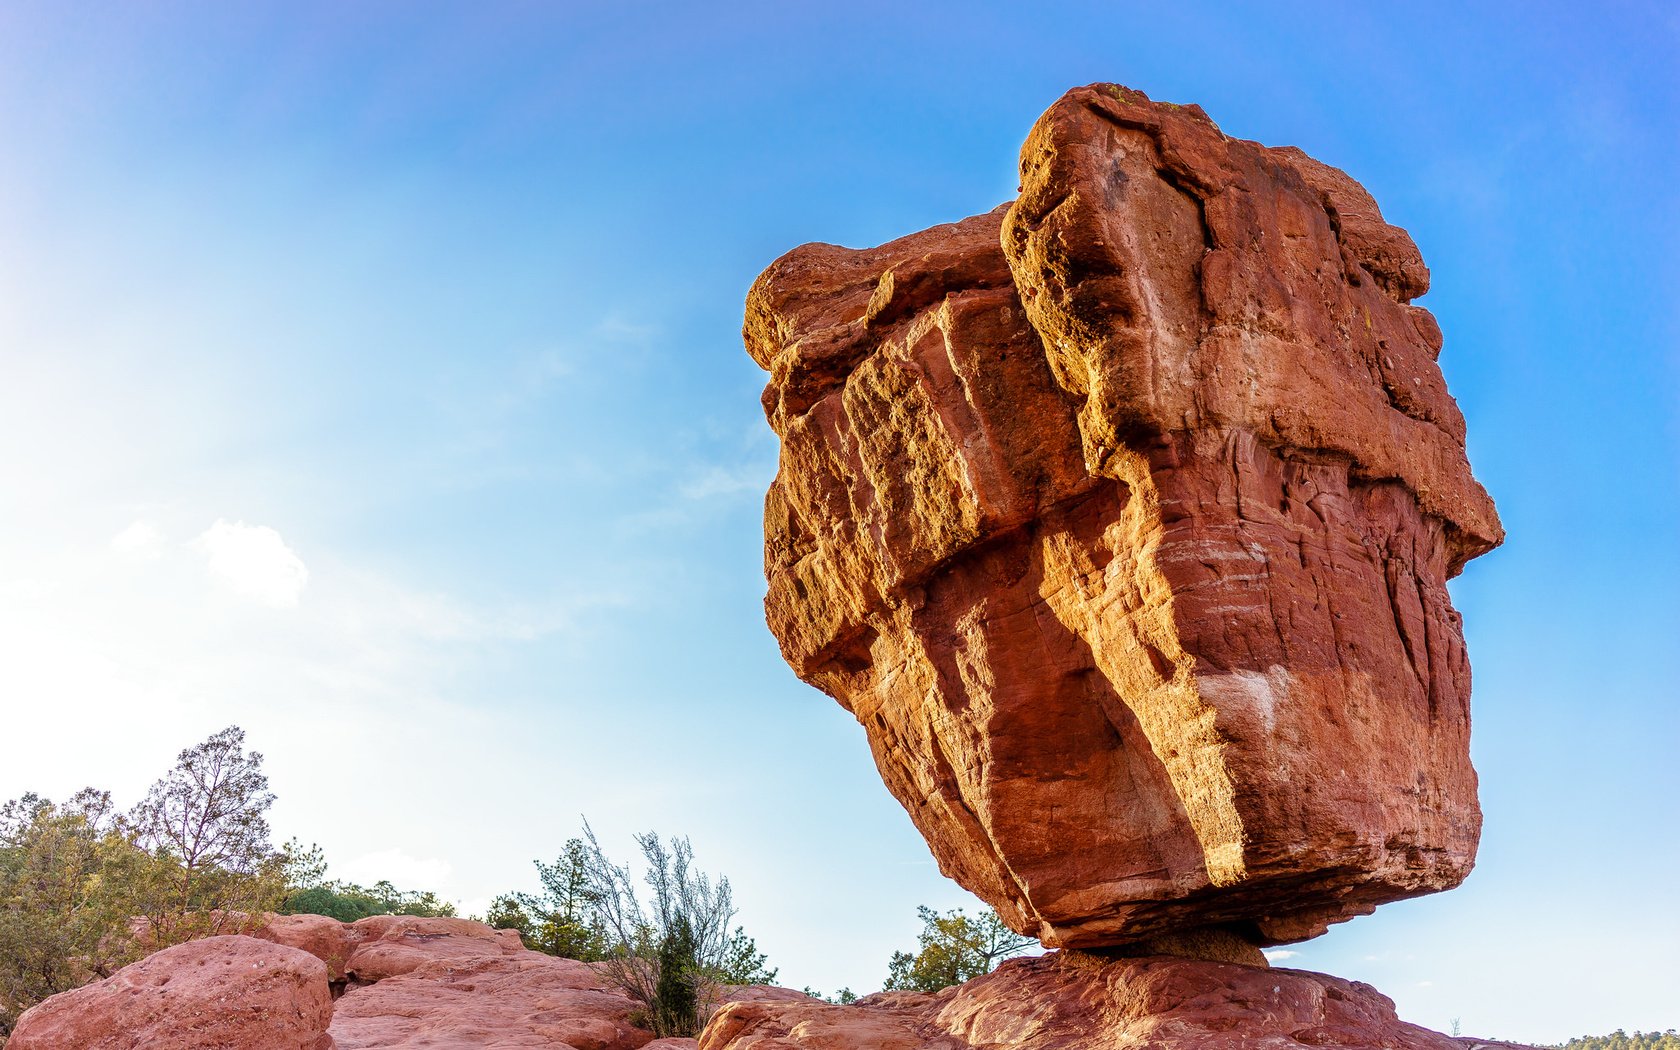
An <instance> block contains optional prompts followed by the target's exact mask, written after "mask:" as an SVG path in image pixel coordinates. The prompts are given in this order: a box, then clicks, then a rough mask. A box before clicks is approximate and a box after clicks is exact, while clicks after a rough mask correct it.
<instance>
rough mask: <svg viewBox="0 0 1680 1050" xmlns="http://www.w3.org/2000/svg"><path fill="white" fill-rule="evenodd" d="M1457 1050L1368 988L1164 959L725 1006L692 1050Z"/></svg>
mask: <svg viewBox="0 0 1680 1050" xmlns="http://www.w3.org/2000/svg"><path fill="white" fill-rule="evenodd" d="M1303 1045H1304V1046H1317V1047H1332V1048H1341V1050H1368V1048H1372V1047H1382V1048H1384V1050H1463V1047H1464V1046H1468V1045H1470V1044H1469V1043H1468V1042H1464V1043H1461V1041H1460V1040H1457V1039H1454V1038H1452V1037H1450V1036H1445V1035H1441V1034H1439V1033H1436V1032H1432V1031H1429V1030H1428V1029H1425V1028H1420V1027H1418V1026H1416V1025H1412V1024H1407V1023H1406V1022H1404V1021H1401V1020H1400V1019H1399V1018H1398V1017H1397V1016H1396V1015H1395V1012H1394V1004H1393V1003H1392V1002H1391V1001H1390V1000H1389V999H1388V998H1386V997H1385V996H1383V995H1381V994H1380V993H1378V992H1377V991H1376V989H1374V988H1372V987H1370V986H1369V985H1365V984H1360V983H1358V982H1354V981H1344V980H1341V979H1339V978H1335V977H1328V976H1325V975H1323V974H1316V973H1309V972H1306V971H1301V970H1269V969H1265V968H1260V967H1251V966H1241V965H1236V964H1229V963H1216V962H1207V961H1203V960H1191V959H1180V958H1173V957H1167V956H1155V957H1147V958H1132V959H1121V960H1104V959H1100V958H1097V957H1094V956H1088V955H1082V954H1080V953H1053V954H1051V955H1047V956H1043V957H1041V958H1035V959H1016V960H1012V961H1010V962H1006V963H1004V964H1003V965H1002V966H1000V967H999V968H998V969H997V970H996V971H994V972H993V973H991V974H988V975H986V976H984V977H980V978H976V979H975V980H973V981H970V982H968V983H967V984H964V985H960V986H958V987H955V988H947V989H945V990H944V991H942V992H940V993H939V994H937V995H921V994H917V993H909V992H896V993H880V994H876V995H871V996H865V997H864V998H863V999H860V1000H859V1001H858V1002H857V1003H856V1004H854V1005H851V1006H834V1005H830V1004H826V1003H818V1002H803V1003H789V1002H782V1003H776V1002H768V1003H743V1004H736V1005H732V1006H728V1007H726V1008H724V1010H723V1011H721V1012H720V1013H719V1014H718V1015H717V1016H716V1017H715V1018H713V1020H712V1023H711V1024H710V1025H708V1026H707V1027H706V1030H705V1031H704V1032H703V1033H701V1036H700V1047H699V1050H864V1048H870V1050H981V1048H988V1050H989V1048H994V1047H1010V1048H1012V1050H1143V1048H1148V1050H1253V1048H1255V1047H1271V1046H1276V1047H1299V1046H1303Z"/></svg>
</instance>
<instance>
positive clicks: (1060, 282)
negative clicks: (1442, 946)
mask: <svg viewBox="0 0 1680 1050" xmlns="http://www.w3.org/2000/svg"><path fill="white" fill-rule="evenodd" d="M1021 179H1022V192H1021V196H1020V198H1019V199H1018V200H1017V201H1015V202H1014V203H1013V204H1010V205H1007V206H1004V207H1000V208H998V209H997V210H995V211H993V212H991V213H989V214H986V215H980V216H976V217H974V218H971V219H967V220H964V221H962V222H959V223H955V224H951V225H947V226H938V227H934V228H933V229H930V230H926V231H923V232H922V233H918V234H913V235H911V236H909V237H905V238H903V239H901V240H897V241H893V242H891V243H889V244H886V245H883V246H881V247H878V248H873V249H867V250H851V249H846V248H840V247H836V246H833V245H826V244H810V245H805V246H803V247H800V248H797V249H795V250H794V251H792V252H790V253H788V254H787V255H786V256H784V257H783V258H781V259H779V260H778V261H776V262H775V263H773V264H772V265H771V266H770V267H769V269H767V270H766V271H765V272H764V274H763V275H762V276H760V277H759V278H758V280H757V282H756V283H755V284H754V286H753V288H752V291H751V294H750V295H749V297H748V300H747V309H746V323H745V326H744V329H743V334H744V337H745V340H746V344H747V349H748V351H749V353H750V354H751V355H752V357H753V359H754V360H755V361H757V362H758V363H759V364H760V365H761V366H762V367H764V368H765V369H766V370H767V371H768V372H769V373H770V380H769V384H768V386H767V388H766V390H765V396H764V404H765V411H766V414H767V416H768V418H769V420H770V424H771V426H772V428H773V429H774V430H775V432H776V433H777V435H778V436H779V437H780V439H781V461H780V469H779V472H778V474H777V477H776V480H775V482H774V483H773V484H772V486H771V489H770V492H769V495H768V497H767V499H766V505H765V567H766V575H767V576H768V579H769V593H768V595H767V597H766V600H765V607H766V612H767V617H768V620H769V623H770V626H771V629H772V631H773V632H774V634H775V635H776V637H777V639H778V640H779V642H780V643H781V647H782V652H783V654H784V656H785V657H786V659H787V660H788V662H789V664H790V665H791V666H792V667H793V669H794V670H795V672H796V673H798V674H799V675H800V677H802V678H804V679H805V680H806V681H808V682H810V683H812V684H813V685H816V686H818V687H819V688H821V689H823V690H824V691H826V692H827V693H829V694H830V695H831V696H833V697H834V698H835V699H837V700H838V701H839V702H840V703H841V704H842V705H844V706H845V707H846V708H847V709H848V710H850V711H851V712H852V713H853V714H854V715H855V716H856V717H857V719H858V721H859V722H860V723H862V725H863V727H864V729H865V731H866V733H867V736H868V738H869V742H870V746H871V748H872V750H873V752H874V756H875V760H876V764H877V766H878V767H879V769H880V771H881V774H882V777H883V779H884V780H885V781H886V783H887V786H888V787H889V788H890V789H891V791H892V792H893V793H894V795H896V796H897V797H898V799H899V800H900V801H901V802H902V803H903V804H904V806H905V807H906V809H907V810H908V811H909V813H910V816H911V818H912V820H913V821H914V822H915V824H916V826H917V827H918V828H919V829H920V830H921V832H922V834H923V835H924V836H925V837H926V838H927V840H928V842H929V844H930V846H931V847H932V850H933V854H934V856H935V858H936V859H937V860H938V862H939V865H940V868H941V870H942V871H944V872H945V873H946V874H947V875H950V876H952V877H954V878H955V879H957V880H958V881H959V882H961V883H962V884H963V885H964V886H966V887H968V888H969V889H970V890H972V891H974V892H975V893H976V894H978V895H979V896H981V897H982V898H984V899H985V900H987V901H988V902H990V903H991V904H993V905H994V906H996V907H997V909H998V911H999V913H1000V914H1001V915H1002V916H1003V918H1004V919H1005V921H1006V922H1008V923H1009V924H1010V925H1011V926H1013V927H1015V928H1016V929H1018V930H1020V931H1022V932H1025V933H1030V934H1033V935H1035V936H1037V937H1039V938H1040V939H1041V940H1042V941H1043V942H1044V943H1045V944H1047V945H1051V946H1071V947H1086V946H1104V945H1121V944H1127V943H1132V944H1138V943H1139V942H1148V941H1150V940H1152V939H1156V938H1160V937H1162V936H1163V935H1178V934H1182V933H1183V932H1185V931H1194V930H1197V929H1199V928H1204V927H1217V928H1222V929H1226V930H1234V931H1237V932H1238V933H1239V934H1240V935H1241V936H1242V937H1243V938H1244V939H1246V940H1247V941H1249V942H1252V943H1257V944H1268V943H1282V942H1286V941H1292V940H1299V939H1302V938H1305V937H1310V936H1314V935H1316V934H1318V933H1320V932H1322V931H1323V930H1324V929H1325V927H1326V926H1327V924H1329V923H1332V922H1339V921H1342V920H1345V919H1347V918H1349V917H1351V916H1353V915H1356V914H1361V913H1364V912H1368V911H1370V910H1371V909H1372V908H1374V907H1375V906H1376V905H1377V904H1380V903H1382V902H1385V901H1389V900H1394V899H1398V898H1403V897H1409V896H1414V895H1417V894H1422V893H1428V892H1432V891H1436V890H1441V889H1446V888H1449V887H1452V886H1454V885H1457V884H1458V883H1459V882H1460V881H1461V880H1462V879H1463V878H1464V876H1465V874H1466V873H1467V872H1468V871H1469V868H1470V866H1471V864H1472V862H1473V860H1474V857H1475V850H1476V843H1477V838H1478V835H1479V832H1480V823H1481V816H1480V810H1479V808H1478V806H1477V802H1476V778H1475V772H1474V770H1473V769H1472V768H1471V765H1470V761H1469V750H1468V745H1469V729H1470V715H1469V690H1470V669H1469V664H1468V661H1467V659H1466V656H1465V649H1464V642H1463V636H1462V632H1461V629H1460V622H1459V617H1458V614H1457V613H1456V612H1455V611H1454V609H1453V607H1452V605H1451V602H1450V600H1449V598H1448V595H1447V590H1446V581H1447V580H1448V579H1449V578H1451V577H1452V576H1454V575H1456V574H1457V573H1458V572H1459V571H1460V570H1461V569H1462V568H1463V566H1464V564H1465V562H1467V561H1468V560H1469V559H1471V558H1473V557H1475V556H1477V555H1479V554H1482V553H1485V552H1486V551H1488V550H1490V549H1492V548H1493V547H1494V546H1496V545H1497V544H1498V543H1499V542H1500V541H1501V539H1502V537H1503V533H1502V531H1501V528H1500V525H1499V522H1498V518H1497V516H1496V515H1495V512H1494V508H1493V505H1492V503H1491V501H1490V500H1489V499H1488V496H1487V494H1486V493H1485V492H1484V491H1483V489H1482V488H1481V486H1480V485H1478V484H1477V483H1476V481H1475V480H1474V479H1473V478H1472V477H1471V474H1470V468H1469V465H1468V462H1467V461H1466V458H1465V452H1464V421H1463V417H1462V416H1461V414H1460V413H1459V411H1458V408H1457V405H1456V404H1455V403H1454V401H1453V399H1452V398H1451V396H1450V395H1449V394H1448V393H1447V389H1446V386H1445V383H1444V381H1443V378H1442V374H1441V370H1440V368H1439V366H1438V365H1437V363H1436V357H1437V354H1438V353H1439V351H1440V349H1441V345H1442V338H1441V332H1440V329H1439V327H1438V326H1437V325H1436V323H1435V322H1434V320H1433V318H1432V317H1431V316H1430V314H1429V313H1428V312H1427V311H1426V310H1424V309H1422V308H1420V307H1417V306H1414V305H1412V304H1411V300H1412V299H1413V298H1414V297H1416V296H1418V295H1421V294H1422V293H1423V292H1424V291H1425V290H1426V289H1427V287H1428V271H1427V269H1425V267H1424V265H1423V262H1422V259H1421V257H1420V256H1419V254H1418V251H1417V248H1416V246H1415V245H1414V244H1413V243H1412V241H1411V239H1410V238H1409V237H1408V236H1407V234H1406V233H1405V231H1404V230H1401V229H1399V228H1397V227H1394V226H1390V225H1388V224H1387V223H1386V222H1384V220H1383V219H1382V216H1381V214H1380V213H1379V211H1378V209H1377V206H1376V204H1375V202H1374V201H1373V200H1372V199H1371V197H1370V196H1369V195H1368V194H1367V193H1366V192H1365V191H1364V190H1363V189H1362V188H1361V187H1360V186H1359V185H1358V184H1357V183H1356V182H1354V181H1353V180H1352V179H1351V178H1349V177H1348V176H1347V175H1345V174H1343V173H1342V172H1340V171H1337V170H1336V169H1334V168H1331V167H1328V166H1327V165H1324V164H1321V163H1319V162H1317V161H1315V160H1313V159H1312V158H1310V157H1307V156H1306V155H1305V154H1303V153H1302V152H1300V151H1299V150H1296V149H1291V148H1284V149H1273V148H1267V147H1265V146H1261V145H1259V144H1257V143H1253V142H1246V141H1242V140H1237V139H1232V138H1228V137H1226V136H1225V135H1223V134H1222V133H1221V132H1220V131H1219V129H1218V128H1217V127H1215V126H1214V124H1213V122H1212V121H1210V120H1209V119H1208V118H1207V117H1206V116H1205V115H1204V114H1203V113H1202V112H1201V110H1200V109H1199V108H1197V107H1194V106H1185V107H1180V106H1174V105H1170V104H1164V103H1156V102H1151V101H1149V100H1148V99H1147V98H1145V97H1144V96H1143V95H1141V94H1139V93H1137V92H1134V91H1129V90H1127V89H1125V88H1120V87H1116V86H1113V85H1093V86H1091V87H1086V88H1079V89H1076V90H1074V91H1072V92H1070V93H1068V95H1066V96H1064V97H1063V98H1062V99H1061V100H1060V101H1059V102H1057V103H1056V105H1054V106H1053V107H1051V109H1050V110H1049V111H1048V112H1047V113H1045V115H1044V116H1043V117H1042V118H1041V119H1040V120H1039V122H1038V124H1037V126H1036V127H1035V128H1034V129H1033V131H1032V133H1031V135H1030V137H1029V138H1028V140H1027V143H1026V145H1025V147H1024V148H1023V150H1022V155H1021Z"/></svg>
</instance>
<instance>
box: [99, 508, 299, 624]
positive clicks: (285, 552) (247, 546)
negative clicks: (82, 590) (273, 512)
mask: <svg viewBox="0 0 1680 1050" xmlns="http://www.w3.org/2000/svg"><path fill="white" fill-rule="evenodd" d="M137 524H138V523H137ZM134 528H135V526H133V525H131V526H129V528H128V529H127V530H124V532H123V533H122V534H121V535H119V536H118V540H121V539H122V538H123V537H125V536H128V534H129V533H130V532H132V531H133V530H134ZM112 542H113V546H115V545H116V541H112ZM193 546H195V547H196V548H198V549H199V550H200V551H202V552H204V555H205V557H206V558H207V559H208V568H209V571H210V576H211V578H213V579H214V580H215V581H216V582H217V583H219V584H221V585H222V586H223V587H225V588H227V589H228V590H230V591H232V592H234V593H235V594H239V595H243V596H244V597H247V598H250V599H252V600H254V601H257V602H260V603H261V604H263V605H267V606H269V607H271V608H275V609H293V608H296V607H297V604H298V599H299V598H300V597H301V596H302V595H303V589H304V588H305V587H307V586H308V585H309V568H308V567H307V566H306V565H304V564H303V559H302V558H300V557H298V555H297V552H296V551H294V550H292V549H291V548H290V547H288V546H287V545H286V541H285V540H284V539H282V538H281V536H280V533H279V532H277V531H275V530H274V529H272V528H269V527H268V526H267V525H247V524H245V523H244V522H242V521H232V522H230V521H228V520H227V519H225V518H218V519H217V520H216V523H215V524H214V525H212V526H210V527H209V528H208V529H205V530H204V532H203V533H201V534H200V535H199V537H198V538H197V539H196V540H194V541H193Z"/></svg>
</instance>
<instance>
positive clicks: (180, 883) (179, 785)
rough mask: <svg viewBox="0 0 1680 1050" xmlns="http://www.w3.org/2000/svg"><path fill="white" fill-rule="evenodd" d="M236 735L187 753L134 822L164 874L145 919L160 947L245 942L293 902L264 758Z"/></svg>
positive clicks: (232, 730) (149, 893) (229, 732)
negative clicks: (273, 831) (215, 937)
mask: <svg viewBox="0 0 1680 1050" xmlns="http://www.w3.org/2000/svg"><path fill="white" fill-rule="evenodd" d="M244 747H245V731H244V730H242V729H240V728H239V727H238V726H229V727H227V728H226V729H224V730H222V731H221V732H219V733H216V734H215V735H213V736H211V737H210V738H209V739H208V740H205V741H204V742H203V743H201V744H199V745H198V746H196V747H190V748H187V749H186V750H184V751H182V752H181V753H180V755H179V756H177V758H176V762H175V768H174V769H171V770H170V771H169V772H168V773H167V774H165V775H164V776H163V778H162V779H160V780H158V782H157V783H155V784H153V785H152V787H151V790H150V791H149V792H147V794H146V798H145V800H144V801H142V802H141V803H140V804H139V805H138V806H136V807H135V808H134V810H133V811H132V812H131V813H130V814H129V816H128V819H127V826H128V827H129V828H130V829H131V830H132V833H133V835H134V840H135V841H136V842H137V843H139V844H140V846H142V847H143V848H144V849H145V850H146V851H147V852H148V853H149V854H151V855H152V857H154V858H155V859H157V860H158V861H160V862H161V863H162V864H163V865H164V866H165V870H164V872H159V874H161V875H162V881H161V882H160V883H158V884H155V885H152V886H149V887H147V889H146V892H145V894H144V896H145V897H146V898H147V900H148V903H149V906H148V907H147V908H146V909H145V910H144V911H142V912H139V913H137V914H139V915H141V916H142V917H143V918H144V919H145V920H146V922H147V927H148V929H147V936H148V938H149V940H150V941H151V943H152V945H153V946H154V947H157V948H163V947H167V946H169V945H171V944H180V943H182V942H183V941H189V940H192V939H193V938H195V937H204V936H208V935H212V934H219V933H239V932H244V931H245V930H247V929H249V928H250V927H252V926H253V925H255V923H256V922H258V921H259V919H258V916H260V915H261V914H262V913H263V912H267V911H274V910H275V909H276V908H277V907H279V906H280V904H281V902H282V901H283V900H284V899H285V896H286V874H287V870H286V869H287V861H288V857H287V854H285V853H282V852H279V851H276V850H275V849H274V848H273V847H272V846H271V845H270V844H269V841H268V808H269V807H270V806H272V805H273V804H274V795H273V794H272V793H271V792H270V791H269V790H268V777H267V776H266V775H265V774H264V773H263V771H262V755H261V754H259V753H258V752H255V751H252V752H249V753H247V752H246V751H245V749H244Z"/></svg>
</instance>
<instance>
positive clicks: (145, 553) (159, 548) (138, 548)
mask: <svg viewBox="0 0 1680 1050" xmlns="http://www.w3.org/2000/svg"><path fill="white" fill-rule="evenodd" d="M111 549H112V550H113V551H115V552H116V553H118V554H120V555H122V556H123V557H125V558H132V559H134V560H135V561H157V560H158V559H160V558H162V557H163V533H162V532H160V531H159V530H158V527H157V526H156V525H153V524H152V523H151V522H149V521H135V522H132V523H131V524H130V525H129V526H128V528H126V529H124V530H122V531H121V532H119V533H117V534H116V535H115V536H113V537H111Z"/></svg>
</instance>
